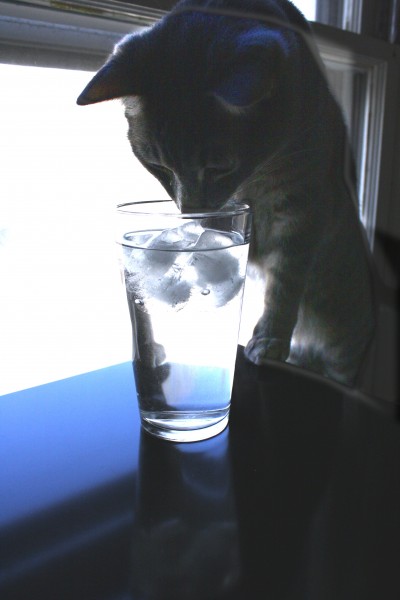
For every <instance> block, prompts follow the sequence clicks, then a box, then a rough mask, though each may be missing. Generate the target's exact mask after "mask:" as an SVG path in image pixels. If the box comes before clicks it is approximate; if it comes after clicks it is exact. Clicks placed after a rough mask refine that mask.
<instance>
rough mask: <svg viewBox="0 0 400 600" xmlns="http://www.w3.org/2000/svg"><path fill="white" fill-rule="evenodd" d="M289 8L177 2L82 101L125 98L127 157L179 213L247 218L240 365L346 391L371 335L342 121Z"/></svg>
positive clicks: (276, 1)
mask: <svg viewBox="0 0 400 600" xmlns="http://www.w3.org/2000/svg"><path fill="white" fill-rule="evenodd" d="M317 56H318V54H317V51H316V48H315V46H314V42H313V41H312V38H311V37H310V29H309V26H308V23H307V21H306V20H305V19H304V18H303V16H302V15H301V13H300V12H299V11H298V10H297V9H296V8H295V7H294V6H293V5H292V4H291V3H290V2H288V1H287V0H210V1H204V0H201V1H200V2H198V3H196V4H195V5H194V4H193V2H192V3H191V2H190V1H188V0H183V2H181V3H180V4H178V5H177V6H176V7H175V9H174V10H173V11H172V12H171V13H169V14H168V15H166V16H165V17H164V18H163V19H162V20H161V21H160V22H158V23H157V24H155V25H154V26H153V27H150V28H148V29H147V30H145V31H144V32H143V33H136V34H132V35H130V36H127V37H126V38H124V39H123V40H122V41H121V43H120V44H118V45H117V46H116V48H115V50H114V53H113V54H112V56H111V57H110V58H109V60H108V61H107V63H106V64H105V66H104V67H103V68H102V69H101V70H100V71H99V72H98V73H97V75H95V77H94V78H93V80H92V81H91V82H90V83H89V84H88V86H87V87H86V89H85V90H84V91H83V92H82V94H81V95H80V97H79V99H78V104H91V103H95V102H100V101H103V100H109V99H112V98H122V99H123V103H124V106H125V113H126V117H127V119H128V122H129V134H128V135H129V140H130V143H131V146H132V150H133V152H134V153H135V155H136V156H137V157H138V159H139V160H140V161H141V162H142V164H143V165H144V166H145V167H146V168H147V169H148V170H149V171H150V172H151V173H152V174H153V175H155V176H156V177H157V178H158V179H159V180H160V181H161V183H162V184H163V185H164V187H165V188H166V190H167V191H168V193H169V194H170V195H171V197H172V198H173V199H174V200H175V202H176V203H177V205H178V207H179V208H180V209H181V210H182V211H184V212H185V211H186V212H188V211H191V210H192V209H194V208H195V209H219V208H221V207H222V206H223V205H224V204H225V203H226V202H227V201H229V200H231V199H237V200H244V201H246V202H248V203H250V204H251V206H252V209H253V213H254V225H253V235H252V241H251V248H250V259H251V261H252V262H253V263H255V264H257V265H259V267H260V268H262V270H263V272H264V273H265V280H266V294H265V311H264V314H263V316H262V317H261V319H260V320H259V322H258V324H257V326H256V327H255V330H254V335H253V337H252V339H251V340H250V342H249V343H248V344H247V347H246V350H245V353H246V356H247V358H248V359H250V360H251V361H252V362H254V363H256V364H262V363H263V362H265V361H266V360H268V359H269V358H273V359H278V360H283V361H284V360H288V361H289V362H291V363H294V364H298V365H302V366H304V367H307V368H309V369H312V370H314V371H317V372H320V373H323V374H324V375H327V376H329V377H332V378H334V379H336V380H338V381H342V382H345V383H348V384H352V383H353V382H354V380H355V377H356V374H357V372H358V369H359V366H360V364H361V361H362V358H363V355H364V352H365V349H366V347H367V345H368V342H369V340H370V338H371V335H372V331H373V327H374V309H373V300H372V291H371V278H370V269H369V258H368V252H367V249H366V244H365V243H364V238H363V233H362V230H361V226H360V223H359V219H358V216H357V209H356V201H355V199H354V198H355V193H354V188H355V186H354V178H353V177H352V175H351V173H352V166H351V165H352V163H351V159H350V158H349V155H350V153H349V149H348V141H347V134H346V130H345V125H344V122H343V118H342V114H341V111H340V109H339V107H338V105H337V103H336V101H335V100H334V98H333V96H332V94H331V93H330V91H329V88H328V85H327V83H326V80H325V77H324V74H323V71H322V70H321V66H320V61H319V59H318V58H316V57H317Z"/></svg>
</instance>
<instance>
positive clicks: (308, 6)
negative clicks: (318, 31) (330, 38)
mask: <svg viewBox="0 0 400 600" xmlns="http://www.w3.org/2000/svg"><path fill="white" fill-rule="evenodd" d="M292 4H294V5H295V6H297V8H298V9H299V10H301V12H302V13H303V15H304V16H305V18H306V19H308V20H309V21H315V15H316V4H317V0H292Z"/></svg>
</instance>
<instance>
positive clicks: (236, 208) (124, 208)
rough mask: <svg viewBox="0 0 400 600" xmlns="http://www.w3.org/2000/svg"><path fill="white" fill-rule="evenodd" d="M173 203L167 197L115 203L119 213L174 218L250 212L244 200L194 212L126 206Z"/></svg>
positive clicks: (194, 217)
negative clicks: (215, 208) (141, 208)
mask: <svg viewBox="0 0 400 600" xmlns="http://www.w3.org/2000/svg"><path fill="white" fill-rule="evenodd" d="M171 203H172V204H173V206H175V207H176V208H177V206H176V204H175V202H174V201H173V200H168V199H164V200H138V201H137V202H125V203H123V204H117V207H116V210H117V213H119V214H125V215H135V214H138V215H149V216H150V215H154V214H157V215H159V216H162V217H174V218H179V219H202V218H210V217H211V218H213V217H215V218H221V217H231V216H232V217H233V216H237V215H241V214H245V213H250V212H251V207H250V206H249V205H248V204H246V203H245V202H238V203H237V204H233V205H232V204H231V205H229V204H228V205H226V209H225V208H224V207H222V208H221V209H218V210H208V211H205V212H202V211H196V212H187V213H182V212H180V211H179V210H178V212H170V211H165V212H164V211H160V212H157V213H155V212H154V211H152V210H147V211H146V210H140V211H137V212H135V211H131V210H129V209H128V208H129V207H131V206H138V207H146V205H147V206H148V205H152V206H154V205H155V204H161V205H162V204H171Z"/></svg>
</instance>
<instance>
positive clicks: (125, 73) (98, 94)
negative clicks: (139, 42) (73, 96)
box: [76, 40, 140, 106]
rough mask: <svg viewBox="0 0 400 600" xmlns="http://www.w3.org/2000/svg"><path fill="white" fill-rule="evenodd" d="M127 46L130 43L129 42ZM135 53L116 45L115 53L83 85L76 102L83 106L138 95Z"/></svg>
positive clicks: (138, 84)
mask: <svg viewBox="0 0 400 600" xmlns="http://www.w3.org/2000/svg"><path fill="white" fill-rule="evenodd" d="M131 41H132V40H131ZM129 46H132V44H131V43H130V44H129ZM135 54H136V53H134V54H133V53H132V49H131V48H130V49H129V52H127V48H119V47H117V49H116V51H115V53H114V54H113V55H112V56H111V58H110V59H109V60H108V61H107V62H106V64H105V65H104V66H103V67H102V68H101V69H100V70H99V71H98V72H97V73H96V75H95V76H94V77H93V79H92V80H91V81H90V82H89V83H88V85H87V86H86V87H85V89H84V90H83V92H82V93H81V94H80V96H79V98H78V99H77V101H76V103H77V104H79V105H80V106H84V105H86V104H95V103H96V102H103V101H104V100H113V99H114V98H121V97H123V96H133V95H138V93H139V87H140V83H139V73H138V72H137V67H135V65H137V64H138V60H137V59H135Z"/></svg>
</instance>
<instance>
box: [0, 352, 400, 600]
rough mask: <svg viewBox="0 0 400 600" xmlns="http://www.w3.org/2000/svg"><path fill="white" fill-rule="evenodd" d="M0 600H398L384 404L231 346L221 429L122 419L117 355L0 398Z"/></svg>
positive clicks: (397, 457)
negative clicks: (196, 430)
mask: <svg viewBox="0 0 400 600" xmlns="http://www.w3.org/2000/svg"><path fill="white" fill-rule="evenodd" d="M0 461H1V462H0V486H1V490H0V492H1V495H0V599H1V600H17V599H18V600H19V599H23V600H35V599H36V598H38V599H41V600H47V599H51V600H64V599H65V600H67V599H68V600H103V599H104V600H153V599H154V600H180V599H185V600H197V599H202V600H213V599H221V600H222V599H244V600H247V599H250V600H253V599H255V600H258V599H260V600H264V599H265V600H292V599H293V600H303V599H304V600H347V599H348V600H369V599H371V600H392V599H393V600H399V598H400V566H399V565H400V427H399V422H398V418H397V415H396V414H395V411H392V410H391V407H390V405H388V406H385V405H384V404H382V403H378V402H374V401H372V400H370V399H368V398H365V397H363V396H359V395H357V394H354V393H351V392H349V393H346V392H345V389H344V388H340V387H339V386H336V385H332V384H330V383H329V382H325V381H321V380H319V379H318V378H316V377H312V376H309V375H307V374H305V373H302V372H301V371H299V370H297V369H295V368H289V367H285V366H280V367H279V366H273V365H270V366H268V367H263V368H257V367H254V366H252V365H250V364H248V363H247V362H246V361H245V360H244V359H243V354H242V351H241V349H239V354H238V361H237V368H236V376H235V385H234V393H233V398H232V410H231V419H230V424H229V427H228V428H227V429H226V430H225V431H224V432H223V433H222V434H220V435H219V436H216V437H215V438H212V439H210V440H206V441H204V442H197V443H192V444H173V443H170V442H165V441H160V440H157V439H155V438H152V437H151V436H149V435H148V434H146V433H144V432H142V431H141V429H140V423H139V416H138V412H137V408H136V402H135V388H134V383H133V377H132V368H131V364H130V363H125V364H122V365H117V366H113V367H109V368H107V369H102V370H99V371H96V372H93V373H87V374H85V375H80V376H77V377H73V378H70V379H66V380H64V381H59V382H56V383H51V384H47V385H43V386H40V387H37V388H33V389H30V390H25V391H22V392H17V393H15V394H10V395H8V396H3V397H2V398H1V399H0Z"/></svg>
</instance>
